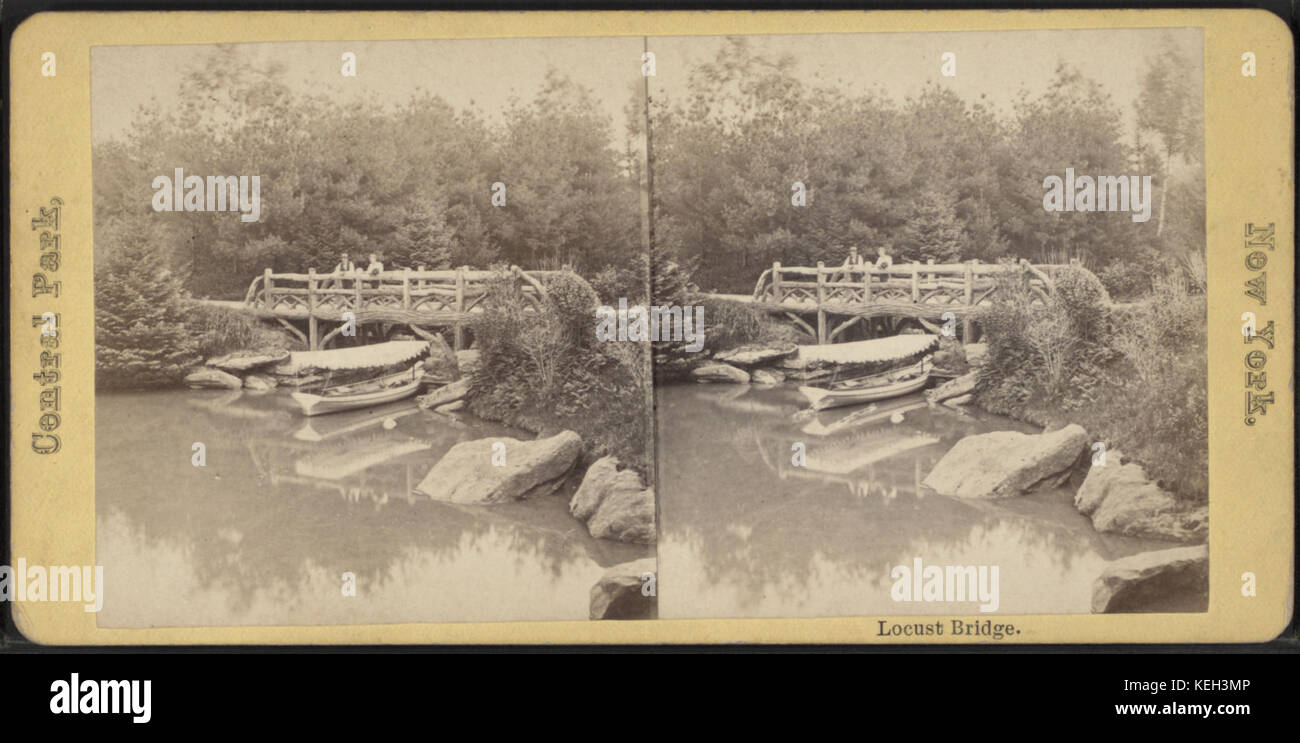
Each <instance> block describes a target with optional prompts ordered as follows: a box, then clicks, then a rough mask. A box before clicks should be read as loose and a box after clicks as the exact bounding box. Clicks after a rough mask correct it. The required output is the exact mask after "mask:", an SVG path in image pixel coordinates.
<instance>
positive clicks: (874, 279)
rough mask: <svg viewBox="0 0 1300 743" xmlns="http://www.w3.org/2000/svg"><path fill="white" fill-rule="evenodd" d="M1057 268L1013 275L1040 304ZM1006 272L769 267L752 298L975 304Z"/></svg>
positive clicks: (994, 268)
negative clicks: (1019, 279) (1026, 284)
mask: <svg viewBox="0 0 1300 743" xmlns="http://www.w3.org/2000/svg"><path fill="white" fill-rule="evenodd" d="M1064 267H1065V266H1060V265H1037V266H1036V265H1032V264H1030V263H1029V262H1028V261H1021V262H1020V263H1019V264H1017V265H1016V266H1015V267H1013V269H1012V270H1018V271H1019V272H1020V273H1021V275H1022V276H1023V277H1024V280H1025V281H1026V282H1028V285H1029V287H1030V289H1031V291H1033V292H1035V293H1037V294H1039V295H1041V296H1042V297H1043V298H1044V299H1045V298H1046V296H1047V295H1048V294H1050V293H1051V292H1052V290H1053V281H1052V274H1054V273H1055V272H1056V271H1058V270H1060V269H1061V268H1064ZM1006 270H1008V269H1007V266H1005V265H1003V264H995V263H975V262H970V263H908V264H898V265H894V266H891V267H889V268H876V267H875V266H873V265H871V264H847V263H846V264H844V265H840V266H827V265H825V264H823V263H818V264H817V266H816V267H804V266H782V265H781V264H780V263H779V262H778V263H773V264H772V267H771V268H770V269H767V270H765V271H764V272H763V274H762V275H761V276H759V279H758V282H757V284H756V285H755V286H754V294H753V299H754V300H755V301H758V302H767V303H775V304H787V303H791V302H793V303H796V304H810V305H815V306H818V307H821V306H827V305H837V304H839V305H868V304H872V303H876V302H911V303H913V304H929V303H941V304H949V303H953V304H962V305H975V304H979V303H980V302H981V301H983V300H985V299H987V298H988V297H989V295H990V294H992V293H993V292H994V291H995V290H996V289H997V285H998V276H999V274H1001V273H1003V272H1004V271H1006Z"/></svg>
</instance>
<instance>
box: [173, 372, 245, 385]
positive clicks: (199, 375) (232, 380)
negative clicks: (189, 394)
mask: <svg viewBox="0 0 1300 743" xmlns="http://www.w3.org/2000/svg"><path fill="white" fill-rule="evenodd" d="M185 384H187V385H189V386H190V387H193V388H195V389H220V390H237V389H240V388H241V387H243V386H244V382H243V380H241V379H240V378H239V377H236V376H235V375H234V374H227V373H225V372H223V371H221V370H220V369H212V368H207V367H205V368H202V369H195V370H194V371H193V372H190V373H189V374H188V375H186V377H185Z"/></svg>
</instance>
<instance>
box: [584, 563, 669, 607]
mask: <svg viewBox="0 0 1300 743" xmlns="http://www.w3.org/2000/svg"><path fill="white" fill-rule="evenodd" d="M658 567H659V565H658V562H657V561H656V560H655V558H653V557H646V558H643V559H641V560H633V561H631V562H625V563H620V564H618V565H615V566H613V567H611V568H610V569H608V570H606V571H605V573H604V575H602V576H600V580H599V581H597V583H596V585H594V586H592V587H591V618H592V619H657V618H658V616H659V602H658V599H657V598H656V595H655V594H656V593H657V592H658V591H657V589H656V588H655V571H656V570H657V569H658Z"/></svg>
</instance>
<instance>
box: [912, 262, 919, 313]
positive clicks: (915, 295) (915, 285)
mask: <svg viewBox="0 0 1300 743" xmlns="http://www.w3.org/2000/svg"><path fill="white" fill-rule="evenodd" d="M920 270H921V264H920V263H918V262H916V261H912V304H920V303H921V284H920V281H919V279H920V273H918V272H919V271H920Z"/></svg>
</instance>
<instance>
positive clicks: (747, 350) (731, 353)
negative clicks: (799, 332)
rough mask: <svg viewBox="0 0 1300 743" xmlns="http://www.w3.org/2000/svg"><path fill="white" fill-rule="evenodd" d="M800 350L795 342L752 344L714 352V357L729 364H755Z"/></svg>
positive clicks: (782, 357)
mask: <svg viewBox="0 0 1300 743" xmlns="http://www.w3.org/2000/svg"><path fill="white" fill-rule="evenodd" d="M798 350H799V347H798V346H796V345H795V344H793V343H784V344H781V345H778V346H763V345H750V346H740V347H738V348H732V349H728V350H726V351H719V352H717V353H715V354H713V358H714V359H717V360H718V361H721V362H723V363H727V364H739V365H741V366H754V365H756V364H765V363H767V362H769V361H776V360H777V359H784V358H789V357H790V356H793V355H794V354H795V352H796V351H798Z"/></svg>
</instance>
